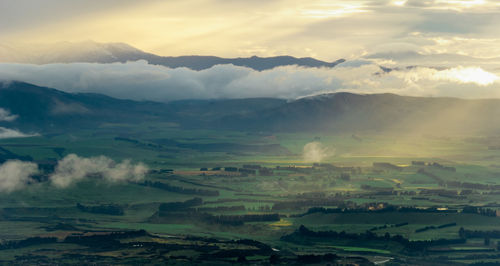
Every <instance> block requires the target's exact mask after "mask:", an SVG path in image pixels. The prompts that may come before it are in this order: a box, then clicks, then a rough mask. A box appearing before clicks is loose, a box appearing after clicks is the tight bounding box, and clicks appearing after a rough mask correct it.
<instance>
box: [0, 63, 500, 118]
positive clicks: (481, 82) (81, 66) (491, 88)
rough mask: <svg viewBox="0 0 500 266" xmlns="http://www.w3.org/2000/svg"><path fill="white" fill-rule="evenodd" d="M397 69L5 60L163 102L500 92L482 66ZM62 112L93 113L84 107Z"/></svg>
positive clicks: (18, 67) (71, 82)
mask: <svg viewBox="0 0 500 266" xmlns="http://www.w3.org/2000/svg"><path fill="white" fill-rule="evenodd" d="M390 66H391V67H392V65H390ZM394 69H395V70H394V71H392V72H390V73H382V71H381V69H380V67H379V66H378V65H377V64H375V63H368V62H367V61H359V63H356V62H355V63H354V64H351V65H349V64H346V65H344V66H342V65H341V67H336V68H303V67H297V66H284V67H277V68H274V69H271V70H266V71H261V72H259V71H254V70H252V69H249V68H245V67H238V66H233V65H217V66H214V67H212V68H209V69H206V70H202V71H194V70H190V69H187V68H176V69H170V68H166V67H163V66H156V65H150V64H148V63H147V62H145V61H137V62H127V63H113V64H93V63H72V64H50V65H29V64H0V77H2V78H3V79H10V80H20V81H25V82H30V83H34V84H36V85H40V86H47V87H52V88H56V89H59V90H63V91H66V92H70V93H76V92H88V93H101V94H105V95H108V96H112V97H116V98H121V99H133V100H150V101H163V102H166V101H172V100H181V99H218V98H253V97H274V98H283V99H296V98H299V97H304V96H308V95H316V94H321V93H331V92H337V91H348V92H353V93H387V92H390V93H396V94H401V95H412V96H452V97H464V98H478V97H482V98H484V97H500V91H499V90H498V87H497V85H498V83H500V81H499V79H498V75H497V73H495V72H492V71H489V70H485V69H484V68H482V67H479V66H463V67H462V66H458V67H441V68H439V69H436V68H432V67H411V68H406V67H397V65H396V67H394ZM376 73H379V75H375V74H376ZM60 109H61V110H59V111H78V112H87V111H91V110H86V109H81V108H78V106H64V108H60Z"/></svg>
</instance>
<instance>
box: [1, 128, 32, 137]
mask: <svg viewBox="0 0 500 266" xmlns="http://www.w3.org/2000/svg"><path fill="white" fill-rule="evenodd" d="M34 136H38V134H25V133H22V132H21V131H18V130H15V129H10V128H5V127H0V139H10V138H27V137H34Z"/></svg>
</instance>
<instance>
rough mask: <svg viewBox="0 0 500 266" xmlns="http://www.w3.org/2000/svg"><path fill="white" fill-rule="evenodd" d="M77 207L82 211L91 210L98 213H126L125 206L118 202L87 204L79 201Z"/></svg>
mask: <svg viewBox="0 0 500 266" xmlns="http://www.w3.org/2000/svg"><path fill="white" fill-rule="evenodd" d="M76 207H77V208H78V209H79V210H80V211H82V212H90V213H98V214H108V215H123V214H124V213H125V211H124V210H123V207H121V206H120V205H116V204H109V205H97V206H85V205H82V204H80V203H77V204H76Z"/></svg>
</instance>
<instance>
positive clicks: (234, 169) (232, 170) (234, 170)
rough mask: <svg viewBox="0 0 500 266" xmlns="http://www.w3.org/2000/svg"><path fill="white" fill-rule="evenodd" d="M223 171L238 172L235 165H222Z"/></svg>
mask: <svg viewBox="0 0 500 266" xmlns="http://www.w3.org/2000/svg"><path fill="white" fill-rule="evenodd" d="M224 171H226V172H238V168H237V167H224Z"/></svg>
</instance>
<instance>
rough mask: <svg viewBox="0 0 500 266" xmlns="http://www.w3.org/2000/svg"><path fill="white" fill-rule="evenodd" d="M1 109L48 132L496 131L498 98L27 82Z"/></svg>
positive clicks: (5, 89)
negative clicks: (206, 92) (120, 90)
mask: <svg viewBox="0 0 500 266" xmlns="http://www.w3.org/2000/svg"><path fill="white" fill-rule="evenodd" d="M0 108H3V109H5V110H8V111H9V112H10V113H11V114H13V115H17V116H18V117H17V119H16V120H14V121H3V122H0V126H2V127H6V128H16V129H20V130H28V131H30V132H39V133H41V134H48V133H54V132H67V131H71V130H76V129H81V128H93V127H96V126H99V125H100V124H102V123H140V122H149V121H151V122H169V123H175V124H177V125H179V126H180V127H183V128H199V129H228V130H241V131H259V132H313V131H314V132H318V131H320V132H331V133H356V132H388V131H390V132H394V133H401V134H403V133H405V134H411V133H417V134H421V133H429V134H436V135H439V134H449V133H454V134H466V133H475V134H477V133H481V134H485V135H487V134H498V133H500V125H499V124H498V123H495V121H497V118H498V117H499V116H500V100H499V99H484V100H464V99H458V98H429V97H408V96H399V95H394V94H367V95H360V94H352V93H342V92H339V93H332V94H324V95H319V96H314V97H306V98H302V99H298V100H294V101H286V100H283V99H273V98H251V99H220V100H183V101H172V102H168V103H157V102H144V101H143V102H141V101H131V100H120V99H115V98H111V97H108V96H104V95H100V94H85V93H79V94H71V93H65V92H62V91H58V90H55V89H51V88H45V87H39V86H36V85H32V84H28V83H23V82H9V83H0Z"/></svg>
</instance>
